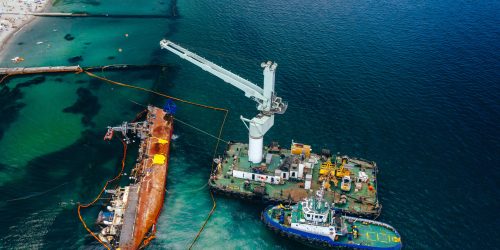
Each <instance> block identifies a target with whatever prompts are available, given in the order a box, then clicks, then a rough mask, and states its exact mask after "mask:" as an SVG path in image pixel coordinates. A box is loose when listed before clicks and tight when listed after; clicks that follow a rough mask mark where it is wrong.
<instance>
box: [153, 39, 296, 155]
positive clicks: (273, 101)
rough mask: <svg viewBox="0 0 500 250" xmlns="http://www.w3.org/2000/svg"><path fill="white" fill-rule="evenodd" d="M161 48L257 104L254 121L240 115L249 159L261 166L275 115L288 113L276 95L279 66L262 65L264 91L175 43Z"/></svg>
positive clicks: (284, 103) (266, 63) (163, 44)
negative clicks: (241, 92)
mask: <svg viewBox="0 0 500 250" xmlns="http://www.w3.org/2000/svg"><path fill="white" fill-rule="evenodd" d="M160 46H161V48H162V49H167V50H169V51H170V52H172V53H174V54H176V55H178V56H179V57H181V58H182V59H185V60H187V61H189V62H191V63H193V64H194V65H196V66H198V67H200V68H201V69H203V70H205V71H208V72H209V73H211V74H212V75H214V76H217V77H218V78H220V79H222V80H224V81H225V82H227V83H229V84H231V85H233V86H234V87H236V88H238V89H240V90H242V91H243V92H245V96H246V97H248V98H250V99H252V100H254V101H256V102H257V110H258V111H259V113H258V114H257V115H256V116H255V117H254V118H252V119H247V118H244V117H243V116H240V119H241V120H242V121H243V123H244V124H245V126H246V127H247V129H248V131H249V133H248V141H249V143H248V144H249V146H248V159H249V161H251V162H253V163H260V162H261V161H262V156H263V153H262V151H263V146H264V135H265V134H266V132H267V131H268V130H269V129H270V128H271V127H272V126H273V125H274V114H283V113H285V111H286V108H287V106H288V104H287V103H286V102H284V101H283V100H282V99H281V97H277V96H276V95H275V93H274V82H275V73H276V67H277V66H278V64H276V63H273V62H271V61H268V62H264V63H262V64H261V67H262V68H264V70H263V74H264V88H263V89H262V88H261V87H259V86H258V85H256V84H254V83H252V82H250V81H248V80H246V79H243V78H241V77H240V76H238V75H236V74H234V73H232V72H230V71H228V70H226V69H224V68H222V67H220V66H218V65H216V64H214V63H212V62H210V61H208V60H206V59H205V58H203V57H201V56H198V55H196V54H194V53H192V52H190V51H188V50H187V49H184V48H183V47H181V46H179V45H177V44H175V43H173V42H171V41H168V40H165V39H163V40H161V41H160ZM247 124H248V125H247Z"/></svg>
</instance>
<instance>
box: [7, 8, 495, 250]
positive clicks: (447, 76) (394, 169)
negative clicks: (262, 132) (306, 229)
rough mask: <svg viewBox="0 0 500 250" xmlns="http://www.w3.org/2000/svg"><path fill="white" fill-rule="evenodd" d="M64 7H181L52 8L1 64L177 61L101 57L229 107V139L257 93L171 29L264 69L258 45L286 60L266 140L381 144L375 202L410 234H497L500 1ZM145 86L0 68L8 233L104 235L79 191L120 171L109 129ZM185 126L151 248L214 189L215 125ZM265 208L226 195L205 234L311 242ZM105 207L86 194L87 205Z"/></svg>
mask: <svg viewBox="0 0 500 250" xmlns="http://www.w3.org/2000/svg"><path fill="white" fill-rule="evenodd" d="M51 11H87V12H93V13H110V14H113V13H115V14H130V13H133V14H165V15H168V16H169V18H167V19H147V18H140V19H111V18H107V19H106V18H39V20H38V21H37V22H34V23H33V24H32V25H30V26H27V27H25V28H24V29H23V32H22V33H19V34H18V35H17V36H16V37H15V38H14V39H12V40H10V42H9V44H8V45H7V48H6V50H5V51H4V52H2V53H4V54H5V57H4V60H3V61H1V62H0V66H2V67H5V66H7V67H11V66H13V64H11V62H10V61H9V60H8V59H9V58H12V57H14V56H22V57H24V58H25V59H26V61H24V62H23V63H22V65H23V66H35V65H72V64H80V65H83V66H96V65H108V64H118V63H128V64H164V65H167V66H166V67H163V68H158V67H157V68H150V69H140V70H139V69H138V70H129V71H121V72H109V71H104V72H97V73H98V74H100V75H104V76H106V77H108V78H111V79H113V80H117V81H123V82H126V83H130V84H134V85H138V86H143V87H147V88H152V89H156V90H158V91H161V92H165V93H167V94H170V95H173V96H177V97H181V98H184V99H189V100H192V101H195V102H201V103H205V104H209V105H213V106H219V107H225V108H228V109H230V115H229V117H228V120H227V123H226V126H225V129H224V134H223V137H224V139H226V140H235V141H246V140H247V134H246V130H245V128H244V126H243V125H242V124H241V121H239V115H240V114H241V115H244V116H246V117H252V116H253V115H255V105H254V103H253V102H252V101H251V100H249V99H246V98H245V97H244V95H243V94H242V93H241V92H239V91H238V90H236V89H234V88H233V87H231V86H229V85H228V84H225V83H223V82H221V81H220V80H218V79H217V78H215V77H213V76H211V75H209V74H208V73H206V72H203V71H202V70H200V69H198V68H196V67H195V66H193V65H190V64H189V63H188V62H186V61H182V60H181V59H178V58H177V57H176V56H174V55H173V54H171V53H169V52H166V51H161V50H160V49H159V45H158V42H159V40H161V39H162V38H168V39H171V40H173V41H175V42H177V43H179V44H181V45H183V46H185V47H186V48H189V49H191V50H192V51H194V52H196V53H198V54H200V55H202V56H204V57H206V58H208V59H210V60H212V61H214V62H216V63H218V64H220V65H223V66H224V67H225V68H227V69H229V70H231V71H233V72H235V73H237V74H239V75H241V76H244V77H245V78H248V79H249V80H251V81H253V82H256V83H260V82H261V81H262V72H261V69H260V62H262V61H265V60H274V61H276V62H277V63H278V64H279V66H278V71H277V72H278V73H277V84H276V88H277V93H278V95H279V96H281V97H283V98H284V99H285V100H287V101H288V102H289V108H288V111H287V113H286V114H284V115H281V116H277V117H276V122H275V126H274V127H273V128H272V129H271V131H270V132H269V133H268V134H267V136H266V142H270V141H271V140H275V141H279V142H280V143H281V144H282V145H288V144H289V143H290V142H291V140H292V139H294V140H296V141H300V142H304V143H309V144H312V145H313V149H315V150H316V151H319V150H321V149H322V148H330V149H331V150H332V151H334V152H341V153H345V154H349V155H352V156H358V157H362V158H366V159H370V160H374V161H376V162H377V163H378V166H379V168H380V170H381V172H380V176H379V185H380V191H379V197H380V200H381V203H382V205H383V210H382V215H381V217H380V218H379V220H381V221H384V222H387V223H389V224H391V225H393V226H394V227H395V228H397V229H398V231H399V232H400V234H401V235H402V240H403V244H404V246H405V248H406V249H456V248H463V249H496V248H498V245H499V244H500V242H499V240H498V239H499V238H500V234H499V233H498V229H499V228H500V225H499V224H500V223H499V220H498V217H497V211H498V210H499V208H500V204H499V203H500V202H499V198H498V197H499V191H498V181H499V177H500V175H499V172H498V166H500V160H499V158H500V156H499V154H500V147H499V146H498V145H499V144H498V141H499V137H500V136H499V125H498V124H499V123H500V102H499V97H498V96H500V85H499V80H500V73H499V72H500V28H499V27H500V26H499V25H498V24H499V23H500V18H499V15H498V13H500V4H499V2H498V1H448V0H445V1H440V2H436V1H427V0H422V1H391V0H383V1H309V2H308V1H296V0H292V1H278V0H269V1H265V2H263V1H253V0H252V1H240V0H232V1H229V0H220V1H207V0H199V1H183V0H180V1H175V0H170V1H169V0H162V1H158V0H156V1H147V2H146V1H142V2H139V1H130V0H127V1H123V0H121V1H118V0H107V1H99V0H80V1H69V0H60V1H56V2H55V4H54V6H53V7H52V8H51ZM67 34H70V35H71V36H72V37H74V39H73V40H70V41H68V40H66V39H65V38H64V37H65V36H66V35H67ZM125 34H128V37H127V36H125ZM39 41H41V42H43V43H42V44H39V45H37V44H36V43H37V42H39ZM120 48H121V51H122V52H119V49H120ZM131 101H134V102H137V103H142V104H147V103H152V104H156V105H162V104H163V103H164V100H163V99H161V98H158V97H155V96H153V95H150V94H146V93H141V92H138V91H134V90H129V89H123V88H119V87H116V86H113V85H109V84H106V83H103V82H100V81H97V80H93V79H91V78H89V77H88V76H86V75H83V74H79V75H75V74H52V75H39V76H23V77H15V78H10V79H9V81H8V82H7V83H6V84H5V85H2V86H0V104H1V105H0V197H1V198H0V242H1V247H0V248H2V249H99V246H100V245H99V244H98V243H97V242H95V240H93V238H92V237H90V236H88V234H87V233H86V231H85V230H84V229H83V227H82V226H81V224H80V222H79V220H78V218H77V214H76V203H77V202H79V201H80V202H82V203H86V202H88V201H90V200H92V199H93V197H95V195H96V194H97V193H98V192H99V190H100V188H101V187H102V185H103V184H104V182H105V181H106V180H107V179H108V178H110V177H112V176H113V175H114V174H116V172H117V171H118V169H119V162H120V160H121V154H122V148H121V144H120V143H119V142H117V141H113V142H111V143H108V142H103V141H102V137H103V135H104V133H105V132H106V129H105V127H106V126H107V125H114V124H118V123H120V122H121V121H124V120H131V119H133V118H134V117H135V114H136V113H137V112H139V111H141V107H140V106H138V105H136V104H134V103H133V102H131ZM178 105H179V111H178V114H177V117H178V118H179V119H181V120H183V121H187V122H189V123H191V124H194V125H196V126H197V127H200V128H202V129H204V130H206V131H209V132H210V133H214V134H216V133H217V130H218V126H219V124H220V122H221V119H222V117H223V115H222V114H221V113H218V112H215V111H207V110H204V109H199V108H194V107H190V106H186V105H184V104H178ZM175 134H177V135H179V139H178V140H177V141H175V142H174V144H173V145H172V146H173V148H172V151H171V159H170V169H169V177H168V178H169V179H168V184H167V189H168V191H169V196H168V197H167V199H166V201H165V206H164V210H163V213H162V215H161V217H160V219H159V225H158V233H157V239H155V240H154V241H153V242H152V244H151V246H150V249H186V248H187V247H188V246H189V244H190V243H191V241H192V239H193V238H194V236H195V235H196V233H197V231H198V229H199V227H200V226H201V225H202V223H203V221H204V219H205V217H206V215H207V213H208V212H209V211H210V209H211V206H212V202H211V199H210V195H209V192H208V190H207V189H206V187H205V186H204V185H205V183H206V180H207V178H208V175H209V170H210V162H211V157H212V150H213V147H214V145H215V141H214V140H212V139H210V138H208V137H206V136H204V135H203V134H199V133H198V132H196V131H194V130H192V129H190V128H188V127H186V126H183V125H182V124H179V123H177V124H176V127H175ZM135 150H136V148H134V147H132V148H131V149H130V150H129V152H130V154H129V158H128V162H127V163H128V164H127V166H128V167H129V168H130V166H131V165H132V164H133V162H134V154H135ZM261 210H262V206H260V205H258V204H248V203H245V202H241V201H238V200H233V199H228V198H224V197H217V209H216V212H215V213H214V215H213V217H212V219H211V220H210V222H209V223H208V224H207V227H206V228H205V231H204V232H203V233H202V235H201V237H200V239H199V241H198V243H197V244H196V245H195V246H196V248H198V249H223V248H226V249H302V248H304V246H302V245H300V244H297V243H295V242H289V241H287V240H286V239H281V238H280V237H279V236H277V235H274V234H273V233H272V232H270V231H268V230H267V229H266V228H265V227H264V225H263V224H262V223H261V222H260V221H259V213H260V211H261ZM96 214H97V208H95V209H89V210H85V211H84V217H85V218H86V219H87V221H88V222H89V223H92V221H93V219H94V218H95V215H96Z"/></svg>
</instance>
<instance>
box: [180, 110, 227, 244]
mask: <svg viewBox="0 0 500 250" xmlns="http://www.w3.org/2000/svg"><path fill="white" fill-rule="evenodd" d="M228 113H229V111H228V110H226V111H225V113H224V120H222V124H221V126H220V129H219V136H218V140H217V143H216V144H215V150H214V154H213V156H212V159H213V158H215V156H216V155H217V151H218V149H219V142H220V141H221V140H220V137H221V135H222V130H223V128H224V124H225V123H226V118H227V114H228ZM214 166H215V162H213V161H212V167H211V169H210V175H211V174H212V173H213V171H214ZM209 181H210V180H209ZM210 198H212V203H213V206H212V210H210V212H209V213H208V216H207V218H206V219H205V222H204V223H203V225H202V226H201V228H200V230H199V231H198V234H196V237H194V239H193V241H192V242H191V245H190V246H189V250H191V249H192V248H193V246H194V244H195V243H196V241H197V240H198V238H199V237H200V235H201V232H202V231H203V229H205V226H206V225H207V223H208V220H210V217H212V214H213V213H214V212H215V208H217V202H215V198H214V194H213V193H212V192H210Z"/></svg>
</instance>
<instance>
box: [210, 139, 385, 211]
mask: <svg viewBox="0 0 500 250" xmlns="http://www.w3.org/2000/svg"><path fill="white" fill-rule="evenodd" d="M263 159H264V160H263V161H262V163H257V164H255V163H252V162H251V161H249V159H248V144H244V143H230V144H229V145H228V147H227V150H226V152H225V154H224V156H223V157H220V158H217V159H215V161H216V163H217V167H216V168H214V170H213V172H212V174H211V177H210V180H209V186H210V188H211V190H212V191H213V192H215V193H221V194H225V195H229V196H233V197H237V198H240V199H248V200H257V201H261V202H264V203H270V204H279V203H283V204H287V203H288V204H295V203H297V202H299V201H301V200H303V199H304V198H306V197H308V196H309V195H310V194H311V193H314V192H317V191H318V190H319V189H320V188H321V187H322V183H323V181H325V192H324V199H325V200H327V201H328V202H330V203H333V204H335V207H334V208H335V209H336V210H337V211H339V212H342V213H344V214H349V215H352V216H359V217H364V218H375V217H377V216H378V215H379V214H380V212H381V208H382V206H381V205H380V204H379V200H378V195H377V173H378V168H377V164H376V163H375V162H373V161H367V160H363V159H359V158H353V157H349V156H346V155H332V154H331V153H330V151H329V150H326V149H324V150H322V152H321V154H316V153H313V152H312V148H311V146H310V145H305V144H301V143H296V142H292V144H291V147H290V148H282V147H280V146H279V145H278V144H276V143H273V144H271V145H269V146H267V147H265V149H264V156H263Z"/></svg>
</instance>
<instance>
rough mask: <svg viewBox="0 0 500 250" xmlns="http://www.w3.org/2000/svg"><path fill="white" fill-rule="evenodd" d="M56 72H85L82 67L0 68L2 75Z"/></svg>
mask: <svg viewBox="0 0 500 250" xmlns="http://www.w3.org/2000/svg"><path fill="white" fill-rule="evenodd" d="M52 72H53V73H55V72H83V69H82V68H81V67H80V66H55V67H18V68H0V75H23V74H39V73H52Z"/></svg>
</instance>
